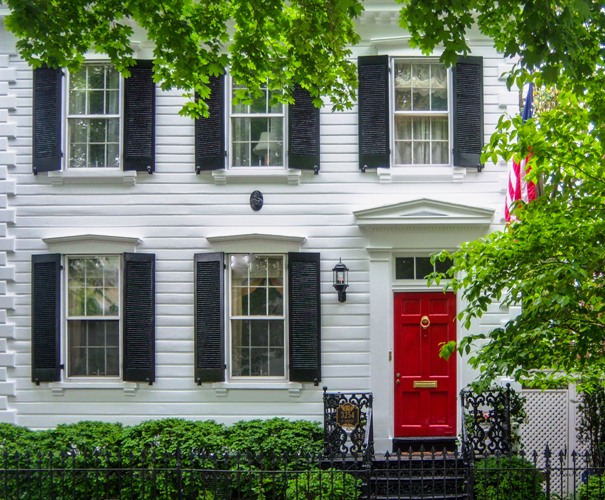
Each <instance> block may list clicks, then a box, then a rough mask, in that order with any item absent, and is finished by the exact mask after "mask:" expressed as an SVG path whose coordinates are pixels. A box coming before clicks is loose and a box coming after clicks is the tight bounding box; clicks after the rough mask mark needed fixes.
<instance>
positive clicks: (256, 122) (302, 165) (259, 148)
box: [195, 74, 320, 175]
mask: <svg viewBox="0 0 605 500" xmlns="http://www.w3.org/2000/svg"><path fill="white" fill-rule="evenodd" d="M210 89H211V94H210V97H209V99H208V101H207V102H208V107H209V110H210V116H208V117H207V118H200V119H198V120H196V122H195V171H196V173H198V174H199V173H201V172H203V171H210V170H228V169H230V168H234V169H235V170H238V172H239V173H238V174H236V175H240V174H241V172H242V170H244V169H242V168H239V167H246V169H245V171H246V172H250V175H254V173H255V172H257V173H258V171H259V170H260V169H263V168H265V169H266V168H267V167H281V168H282V169H283V170H284V172H285V171H286V168H287V169H300V170H312V171H314V172H315V173H318V172H319V168H320V164H319V160H320V154H319V149H320V140H319V109H318V108H316V107H315V106H314V105H313V99H312V98H311V96H310V94H309V92H308V91H306V90H304V89H302V88H301V87H296V88H295V89H294V91H293V95H292V97H293V99H294V103H292V104H289V105H287V106H286V105H283V104H279V103H272V102H271V98H272V97H273V96H274V91H271V90H269V89H268V88H267V87H264V88H263V89H262V95H261V96H259V97H257V98H256V99H254V101H253V102H252V103H249V104H243V103H238V104H235V103H234V100H233V96H234V95H235V93H237V91H238V90H240V89H241V87H239V86H238V85H237V84H236V83H234V82H231V80H230V78H229V77H228V76H227V75H226V74H223V75H221V76H218V77H213V78H211V79H210ZM274 170H279V169H278V168H276V169H274ZM274 170H273V169H272V172H271V173H274Z"/></svg>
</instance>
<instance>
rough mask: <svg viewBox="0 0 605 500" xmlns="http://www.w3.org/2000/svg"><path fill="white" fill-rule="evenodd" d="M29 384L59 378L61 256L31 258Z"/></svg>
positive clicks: (49, 255)
mask: <svg viewBox="0 0 605 500" xmlns="http://www.w3.org/2000/svg"><path fill="white" fill-rule="evenodd" d="M31 286H32V297H31V300H32V312H31V321H32V338H31V345H32V347H31V351H32V353H31V356H32V360H31V366H32V382H35V383H36V384H38V383H40V382H56V381H58V380H60V379H61V255H60V254H48V255H33V256H32V284H31Z"/></svg>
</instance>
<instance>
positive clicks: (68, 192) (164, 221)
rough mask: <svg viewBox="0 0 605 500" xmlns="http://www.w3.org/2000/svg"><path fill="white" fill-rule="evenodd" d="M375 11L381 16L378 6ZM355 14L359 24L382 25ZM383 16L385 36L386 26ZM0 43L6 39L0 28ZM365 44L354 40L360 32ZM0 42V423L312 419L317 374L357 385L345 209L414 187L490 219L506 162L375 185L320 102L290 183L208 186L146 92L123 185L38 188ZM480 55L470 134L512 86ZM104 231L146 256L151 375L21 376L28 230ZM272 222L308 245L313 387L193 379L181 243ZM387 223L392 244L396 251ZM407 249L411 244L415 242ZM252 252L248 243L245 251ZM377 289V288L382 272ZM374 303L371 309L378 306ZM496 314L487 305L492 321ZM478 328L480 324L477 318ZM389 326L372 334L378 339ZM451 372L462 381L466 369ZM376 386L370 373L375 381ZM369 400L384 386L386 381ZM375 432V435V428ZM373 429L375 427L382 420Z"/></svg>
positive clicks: (38, 238)
mask: <svg viewBox="0 0 605 500" xmlns="http://www.w3.org/2000/svg"><path fill="white" fill-rule="evenodd" d="M381 22H388V23H396V16H393V15H388V16H386V17H383V18H381ZM372 26H373V25H372V24H371V23H370V24H364V26H363V27H362V28H363V31H364V33H365V32H367V33H371V32H373V31H375V30H376V29H378V28H380V30H381V33H383V31H382V29H383V28H384V26H374V27H372ZM397 30H398V28H393V32H394V33H395V32H398V31H397ZM0 34H1V35H2V38H3V40H5V39H7V38H6V37H8V39H10V35H9V34H7V33H6V32H4V31H1V32H0ZM364 43H365V46H364V47H365V48H364V49H363V50H364V51H366V52H368V51H371V48H368V47H369V46H368V42H367V39H366V41H365V42H364ZM12 46H13V44H12V43H8V42H3V43H2V44H0V49H2V50H3V52H2V53H0V421H10V422H15V423H18V424H20V425H26V426H30V427H33V428H41V427H50V426H54V425H56V424H59V423H63V422H76V421H78V420H84V419H87V420H90V419H95V420H105V421H116V420H119V421H121V422H124V423H125V424H133V423H136V422H139V421H141V420H145V419H149V418H158V417H168V416H182V417H188V418H195V419H203V418H213V419H216V420H218V421H221V422H225V423H232V422H234V421H237V420H239V419H242V418H245V419H249V418H263V417H271V416H284V417H290V418H306V419H311V420H321V418H322V386H323V385H326V386H328V388H329V390H331V391H338V390H340V391H366V390H369V388H370V387H371V385H372V384H371V381H370V377H371V373H372V367H371V362H372V361H371V356H370V340H371V339H370V286H369V281H370V280H369V272H370V264H369V257H368V252H367V250H366V248H367V247H368V246H369V245H370V240H369V237H368V235H367V234H366V233H364V232H363V231H361V230H360V228H359V226H358V225H357V223H356V220H355V217H354V216H353V212H354V211H357V210H362V209H366V208H371V207H376V206H382V205H389V204H395V203H400V202H403V201H409V200H414V199H417V198H434V199H438V200H444V201H448V202H451V203H457V204H467V205H473V206H478V207H484V208H492V209H494V210H495V216H494V225H493V226H492V228H491V230H493V229H496V228H498V227H499V224H500V218H501V216H502V209H503V206H502V205H503V199H504V191H503V187H504V178H505V175H506V166H505V165H500V164H499V165H491V164H488V165H487V166H486V168H485V169H484V170H483V172H480V173H479V172H476V171H474V170H472V169H469V170H468V171H467V172H466V176H465V177H464V179H463V181H462V182H461V183H452V182H451V181H438V182H437V181H434V180H431V179H427V182H422V183H421V182H409V183H406V182H398V183H392V184H389V183H381V182H380V181H379V178H378V176H377V175H376V174H375V173H374V172H371V171H369V172H367V173H361V172H360V171H359V169H358V160H357V141H358V132H357V114H356V113H357V110H356V108H354V109H352V110H348V111H345V112H332V111H331V110H330V108H329V105H327V106H326V107H325V108H324V109H322V112H321V117H320V123H321V171H320V174H319V175H313V174H312V173H308V172H303V173H302V176H301V181H300V184H298V185H288V184H287V183H286V182H285V180H280V181H274V180H266V181H264V182H263V181H260V182H259V180H258V179H255V178H254V177H253V176H252V175H251V176H250V177H249V178H247V179H243V180H232V179H228V181H227V184H226V185H216V184H215V183H214V181H213V178H212V176H211V174H209V173H204V174H201V175H195V172H194V139H193V137H194V134H193V132H194V127H193V121H192V120H190V119H188V118H184V117H181V116H179V115H178V111H179V109H180V107H181V104H182V103H183V100H182V98H181V97H180V96H179V95H178V93H176V92H162V91H160V90H158V91H157V110H156V160H157V164H156V171H155V173H154V174H153V175H147V174H145V173H139V174H138V175H137V177H136V184H135V185H122V184H116V183H105V182H102V181H99V180H94V181H91V182H90V183H77V184H67V183H66V184H65V185H52V184H51V183H50V182H49V179H48V177H47V176H46V175H45V174H40V175H38V176H34V175H33V174H32V172H31V157H32V156H31V146H32V137H31V134H32V125H31V113H32V108H31V106H32V103H31V93H32V80H31V70H30V69H29V68H28V67H27V65H26V64H25V63H24V62H23V61H22V60H20V59H19V58H18V57H17V56H16V55H15V53H14V49H12V48H11V47H12ZM478 53H479V54H480V55H483V56H484V82H485V87H484V97H485V141H486V142H487V140H488V139H489V134H490V133H491V132H492V131H493V130H494V127H495V124H496V122H497V120H498V118H499V116H500V115H501V114H502V113H503V112H504V111H507V110H509V111H510V110H511V104H510V103H511V102H514V98H515V97H514V95H513V96H511V95H509V93H508V92H507V91H506V88H505V85H504V82H503V80H502V79H501V78H500V73H501V70H502V68H503V67H504V66H503V65H504V64H505V62H504V61H503V60H502V58H500V57H499V56H498V55H497V54H495V52H494V51H493V50H492V49H491V48H489V47H486V46H483V45H482V46H481V47H480V48H479V49H478ZM255 189H259V190H261V191H262V193H263V195H264V200H265V204H264V207H263V208H262V210H260V211H259V212H254V211H252V210H251V208H250V206H249V197H250V193H251V192H252V191H253V190H255ZM91 233H92V234H95V233H96V234H110V235H121V236H130V237H137V238H140V239H141V240H142V243H141V245H140V246H139V247H138V249H137V251H140V252H151V253H155V254H156V259H157V260H156V266H157V272H156V287H157V290H156V373H157V382H156V383H155V384H154V385H153V386H146V385H144V384H138V386H137V389H136V390H135V391H134V392H128V391H124V390H122V389H119V388H116V389H94V388H87V389H75V388H66V389H65V390H63V391H61V390H51V389H50V388H49V384H41V385H40V386H39V387H37V386H35V385H34V384H32V382H31V380H30V377H31V375H30V362H31V357H30V348H31V345H30V308H31V300H30V278H31V274H30V273H31V270H30V260H31V255H32V254H39V253H45V252H47V251H48V247H47V246H46V245H45V243H44V242H43V241H42V239H43V238H48V237H56V236H66V235H76V234H91ZM247 233H271V234H285V235H297V236H301V237H304V238H306V239H305V242H304V243H303V245H302V246H301V251H307V252H320V253H321V279H322V284H321V295H322V296H321V302H322V373H323V378H322V381H321V383H320V386H319V387H314V386H313V385H312V384H304V385H303V387H302V390H300V391H297V390H293V391H289V390H287V389H274V390H269V389H265V390H263V389H248V390H245V389H239V388H238V389H229V390H227V391H224V390H217V389H215V388H213V386H212V384H204V385H202V386H197V385H196V383H195V381H194V379H193V255H194V253H198V252H205V251H213V250H216V249H215V248H214V247H213V246H212V245H211V244H210V243H209V242H208V241H207V240H206V237H207V236H216V235H224V234H247ZM405 238H406V236H405V234H403V233H402V234H401V245H400V246H401V248H405V246H406V243H405ZM415 248H418V242H415ZM250 251H252V252H253V251H254V248H250ZM339 258H342V260H343V262H344V263H346V265H347V266H348V267H349V269H350V273H349V278H350V287H349V289H348V290H347V302H346V303H344V304H340V303H338V302H337V299H336V293H335V291H334V290H333V288H332V286H331V280H332V273H331V269H332V267H333V266H334V265H335V264H336V263H337V262H338V260H339ZM385 286H390V284H389V283H385ZM387 313H388V309H385V314H387ZM506 314H507V313H506V312H502V311H496V310H495V311H493V312H490V314H489V315H486V317H485V322H486V324H487V323H489V324H490V325H491V324H497V323H498V322H499V321H501V320H502V319H503V318H504V317H505V316H506ZM477 328H482V326H481V325H477ZM389 335H390V333H389V332H388V331H385V332H384V336H385V342H386V339H387V338H388V336H389ZM469 377H470V375H468V374H467V375H465V376H464V377H462V378H463V379H465V378H469ZM386 386H387V384H386V381H385V387H386ZM375 396H376V397H380V398H385V397H390V395H389V393H388V392H387V391H386V390H385V392H384V393H382V394H377V395H375ZM377 432H379V433H380V432H383V431H381V430H377ZM384 432H386V431H384Z"/></svg>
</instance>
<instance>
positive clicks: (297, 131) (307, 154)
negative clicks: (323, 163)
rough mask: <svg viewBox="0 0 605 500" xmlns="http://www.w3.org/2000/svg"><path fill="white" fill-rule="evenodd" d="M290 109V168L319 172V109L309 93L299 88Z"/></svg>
mask: <svg viewBox="0 0 605 500" xmlns="http://www.w3.org/2000/svg"><path fill="white" fill-rule="evenodd" d="M292 96H293V97H294V104H292V105H291V106H290V107H289V108H288V132H289V133H288V167H289V168H299V169H302V170H314V171H315V172H316V173H317V172H318V171H319V143H320V141H319V108H316V107H315V106H314V105H313V98H312V97H311V94H309V91H307V90H305V89H303V88H302V87H300V86H297V87H296V88H295V89H294V92H293V93H292Z"/></svg>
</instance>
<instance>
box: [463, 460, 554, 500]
mask: <svg viewBox="0 0 605 500" xmlns="http://www.w3.org/2000/svg"><path fill="white" fill-rule="evenodd" d="M543 484H544V477H543V476H542V474H541V473H540V471H539V470H538V469H537V468H536V467H535V465H534V464H533V463H532V462H530V461H529V460H526V459H524V458H522V457H518V456H510V457H507V456H503V457H491V458H486V459H482V460H478V461H477V462H476V463H475V477H474V484H473V491H474V494H475V496H474V497H475V500H527V499H529V498H531V499H532V500H544V499H546V495H545V494H544V491H543V489H542V486H543Z"/></svg>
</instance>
